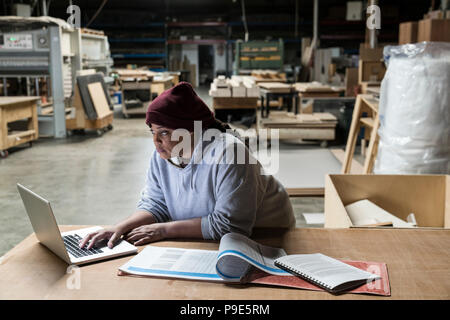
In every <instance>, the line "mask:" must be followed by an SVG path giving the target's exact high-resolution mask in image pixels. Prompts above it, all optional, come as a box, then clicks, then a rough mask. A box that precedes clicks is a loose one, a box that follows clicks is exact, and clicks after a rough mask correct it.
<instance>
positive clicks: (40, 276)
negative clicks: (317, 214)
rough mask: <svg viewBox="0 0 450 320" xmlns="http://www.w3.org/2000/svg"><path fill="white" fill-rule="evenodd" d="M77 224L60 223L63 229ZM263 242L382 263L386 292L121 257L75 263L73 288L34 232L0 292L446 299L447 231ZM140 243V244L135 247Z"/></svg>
mask: <svg viewBox="0 0 450 320" xmlns="http://www.w3.org/2000/svg"><path fill="white" fill-rule="evenodd" d="M78 228H81V226H65V227H62V228H61V229H62V230H63V231H67V230H70V229H78ZM253 238H254V239H255V240H257V241H258V242H260V243H262V244H266V245H271V246H276V247H282V248H284V249H285V250H286V252H287V253H288V254H294V253H315V252H321V253H323V254H326V255H329V256H331V257H334V258H341V259H348V260H365V261H376V262H385V263H386V264H387V269H388V272H389V280H390V286H391V294H392V295H391V297H381V296H373V295H362V294H344V295H337V296H336V295H332V294H329V293H327V292H315V291H306V290H297V289H291V288H276V287H269V286H257V285H225V284H222V283H215V282H204V281H193V280H178V279H164V278H137V277H128V276H117V270H118V268H119V267H120V266H121V265H122V264H124V263H125V262H126V261H128V260H129V259H130V257H123V258H118V259H113V260H109V261H104V262H100V263H94V264H90V265H86V266H82V267H80V270H79V271H80V273H79V274H80V288H79V289H78V290H77V289H68V288H67V285H66V284H67V282H68V280H69V281H70V279H71V277H73V274H70V273H67V268H68V265H67V264H66V263H65V262H64V261H62V260H61V259H60V258H58V257H57V256H55V255H54V254H53V253H52V252H50V251H49V250H48V249H46V248H45V247H44V246H42V245H40V244H39V243H38V242H37V240H36V237H35V236H34V234H32V235H30V236H28V237H27V238H26V239H25V240H23V241H22V242H21V243H19V244H18V245H17V246H16V247H15V248H13V249H12V250H11V251H9V252H8V253H7V254H6V255H5V256H4V257H3V259H1V260H0V261H1V262H0V299H85V300H91V299H162V300H165V299H169V300H170V299H237V300H239V299H242V300H248V299H271V300H276V299H283V300H298V299H377V300H378V299H449V298H450V277H449V271H448V267H449V266H450V250H449V248H450V230H411V229H409V230H405V229H402V230H399V229H377V230H374V229H371V230H367V229H363V230H362V229H309V228H305V229H294V230H291V231H283V230H277V229H259V230H256V231H255V235H254V236H253ZM154 245H156V246H166V247H180V248H197V249H209V250H217V249H218V243H217V242H214V241H200V240H198V241H194V240H189V241H161V242H157V243H154ZM139 249H140V250H142V249H143V247H139Z"/></svg>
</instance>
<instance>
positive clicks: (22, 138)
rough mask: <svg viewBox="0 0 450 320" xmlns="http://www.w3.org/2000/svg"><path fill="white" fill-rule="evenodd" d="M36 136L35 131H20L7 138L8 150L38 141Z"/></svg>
mask: <svg viewBox="0 0 450 320" xmlns="http://www.w3.org/2000/svg"><path fill="white" fill-rule="evenodd" d="M35 136H36V131H35V130H26V131H18V132H16V133H15V132H12V133H10V134H9V135H8V137H7V141H8V142H7V145H8V148H12V147H15V146H18V145H20V144H23V143H27V142H30V141H33V140H36V138H35Z"/></svg>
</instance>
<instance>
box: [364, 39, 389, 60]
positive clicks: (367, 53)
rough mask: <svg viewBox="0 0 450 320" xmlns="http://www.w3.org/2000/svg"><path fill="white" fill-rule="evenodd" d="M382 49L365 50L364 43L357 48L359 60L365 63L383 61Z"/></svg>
mask: <svg viewBox="0 0 450 320" xmlns="http://www.w3.org/2000/svg"><path fill="white" fill-rule="evenodd" d="M383 49H384V47H380V48H374V49H372V48H366V47H365V44H364V43H361V44H360V46H359V59H360V60H365V61H380V60H382V59H383Z"/></svg>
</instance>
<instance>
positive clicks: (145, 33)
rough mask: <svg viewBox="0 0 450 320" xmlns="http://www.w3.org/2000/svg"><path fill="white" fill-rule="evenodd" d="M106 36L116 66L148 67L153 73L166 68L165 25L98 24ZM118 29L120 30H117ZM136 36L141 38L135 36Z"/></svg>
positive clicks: (157, 23) (156, 23) (159, 23)
mask: <svg viewBox="0 0 450 320" xmlns="http://www.w3.org/2000/svg"><path fill="white" fill-rule="evenodd" d="M95 27H96V28H99V29H103V30H105V31H106V33H107V34H108V38H109V43H110V46H111V53H112V54H111V56H112V57H113V59H114V64H115V65H116V66H126V65H127V64H137V65H148V66H149V67H150V69H151V70H153V71H166V70H167V68H168V55H167V45H166V44H167V34H166V23H164V22H152V23H146V24H142V25H125V26H122V25H116V24H99V25H95ZM118 29H120V30H118ZM137 34H139V35H141V36H136V35H137Z"/></svg>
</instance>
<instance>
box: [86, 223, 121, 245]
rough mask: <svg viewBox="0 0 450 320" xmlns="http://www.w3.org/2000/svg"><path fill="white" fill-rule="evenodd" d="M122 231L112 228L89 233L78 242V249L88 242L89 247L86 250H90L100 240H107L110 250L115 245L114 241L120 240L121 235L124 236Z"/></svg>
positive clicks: (115, 227)
mask: <svg viewBox="0 0 450 320" xmlns="http://www.w3.org/2000/svg"><path fill="white" fill-rule="evenodd" d="M124 232H125V231H124V230H123V229H122V228H120V227H117V226H113V227H107V228H104V229H101V230H98V231H95V232H91V233H89V234H88V235H87V236H85V237H84V238H83V239H82V240H81V241H80V248H84V246H85V245H86V244H87V243H88V242H89V240H90V241H91V242H90V243H89V245H88V246H87V248H86V249H88V250H89V249H91V248H92V247H93V246H94V245H95V244H96V243H99V242H100V241H102V240H109V241H108V248H110V249H111V248H112V247H114V245H115V242H116V240H118V239H120V237H121V236H122V234H124Z"/></svg>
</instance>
